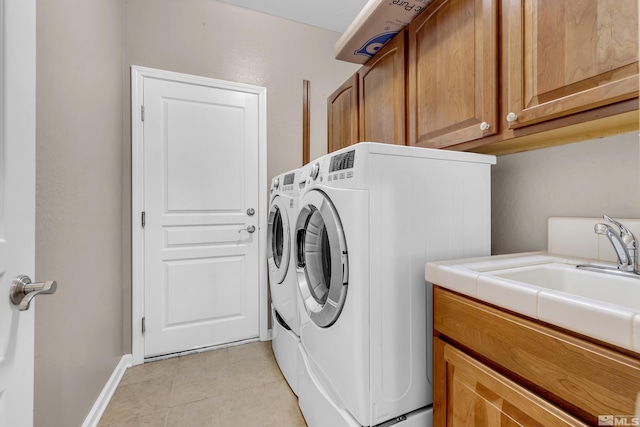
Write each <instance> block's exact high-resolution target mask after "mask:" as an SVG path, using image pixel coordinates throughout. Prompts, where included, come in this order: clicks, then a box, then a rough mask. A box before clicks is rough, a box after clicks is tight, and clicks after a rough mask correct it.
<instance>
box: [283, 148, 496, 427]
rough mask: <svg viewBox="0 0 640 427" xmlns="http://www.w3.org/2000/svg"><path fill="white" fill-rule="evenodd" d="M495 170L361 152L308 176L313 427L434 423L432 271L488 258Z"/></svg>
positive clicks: (307, 366) (306, 334)
mask: <svg viewBox="0 0 640 427" xmlns="http://www.w3.org/2000/svg"><path fill="white" fill-rule="evenodd" d="M492 164H495V157H494V156H487V155H480V154H473V153H461V152H453V151H445V150H433V149H426V148H416V147H405V146H394V145H389V144H379V143H359V144H356V145H354V146H351V147H347V148H344V149H342V150H339V151H336V152H335V153H332V154H328V155H326V156H323V157H321V158H319V159H318V160H317V161H314V162H312V163H311V164H309V165H306V166H304V167H303V168H302V169H301V173H300V186H301V188H302V190H301V193H300V200H299V214H298V218H297V220H296V253H295V257H296V275H297V281H298V290H299V298H300V299H299V311H300V322H301V323H300V339H301V345H300V352H301V353H302V359H303V362H304V363H302V364H301V366H299V369H300V371H301V373H300V374H299V378H300V381H299V395H298V396H299V405H300V408H301V410H302V413H303V415H304V416H305V419H306V420H307V424H308V425H309V427H326V426H328V425H331V426H332V427H339V426H341V427H352V426H377V425H384V426H388V425H395V424H398V427H414V426H421V427H424V426H431V425H432V421H431V418H432V402H433V393H432V386H431V383H432V378H431V375H432V374H431V366H432V361H431V358H432V339H431V331H432V314H431V291H430V289H428V286H427V285H428V284H426V283H425V281H424V268H425V263H426V262H427V261H432V260H442V259H451V258H466V257H472V256H482V255H488V254H489V253H490V221H491V215H490V204H491V199H490V188H491V187H490V166H491V165H492ZM336 420H340V421H339V422H338V421H336Z"/></svg>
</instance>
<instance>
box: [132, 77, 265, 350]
mask: <svg viewBox="0 0 640 427" xmlns="http://www.w3.org/2000/svg"><path fill="white" fill-rule="evenodd" d="M143 86H144V89H143V105H144V120H143V133H144V137H143V139H144V143H143V144H144V147H143V150H144V154H143V158H144V161H143V187H144V196H143V200H144V208H143V210H144V229H143V230H144V317H145V331H144V355H145V357H153V356H158V355H164V354H170V353H176V352H182V351H187V350H192V349H197V348H202V347H209V346H214V345H220V344H225V343H230V342H235V341H241V340H247V339H253V338H258V337H259V334H260V323H259V315H260V274H259V266H260V238H259V233H257V231H258V228H259V225H260V224H259V216H258V214H257V213H258V211H259V210H260V208H261V207H262V206H260V200H259V193H260V191H259V170H260V167H259V140H260V132H259V129H260V126H259V124H260V122H259V120H260V114H259V112H260V103H259V97H258V96H257V95H256V94H255V93H251V92H247V91H244V90H241V89H233V88H229V87H220V86H217V85H216V84H215V83H212V84H211V85H205V84H202V82H198V83H197V84H196V83H194V82H190V81H180V80H174V79H166V78H164V79H158V78H145V79H144V83H143Z"/></svg>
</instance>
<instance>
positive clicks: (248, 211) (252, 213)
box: [247, 208, 256, 216]
mask: <svg viewBox="0 0 640 427" xmlns="http://www.w3.org/2000/svg"><path fill="white" fill-rule="evenodd" d="M255 213H256V210H255V209H253V208H249V209H247V215H249V216H253V215H255Z"/></svg>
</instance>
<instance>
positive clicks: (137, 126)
mask: <svg viewBox="0 0 640 427" xmlns="http://www.w3.org/2000/svg"><path fill="white" fill-rule="evenodd" d="M145 78H149V79H161V80H170V81H177V82H182V83H189V84H195V85H201V86H212V87H216V88H221V89H227V90H234V91H242V92H245V93H250V94H255V95H257V96H258V206H259V209H257V211H258V224H259V226H258V233H257V234H258V281H259V284H258V286H259V297H258V304H259V310H260V313H259V319H260V326H259V334H260V335H259V338H260V340H261V341H265V340H267V339H268V338H269V331H268V319H269V310H268V307H267V305H268V289H267V260H266V256H265V255H266V241H267V239H266V237H267V231H266V228H267V227H266V224H267V215H268V201H267V89H266V88H265V87H261V86H253V85H249V84H244V83H234V82H229V81H224V80H217V79H213V78H208V77H200V76H194V75H190V74H183V73H176V72H172V71H165V70H158V69H154V68H147V67H140V66H136V65H133V66H132V67H131V239H132V242H131V243H132V246H131V268H132V284H131V344H132V347H131V350H132V359H133V365H139V364H142V363H144V334H143V333H142V318H143V317H144V255H145V253H144V231H143V229H142V226H141V215H142V211H143V207H144V206H143V205H144V203H143V202H144V180H143V177H144V175H143V173H144V168H143V164H144V163H143V162H144V150H143V138H144V134H143V122H142V120H141V107H142V104H143V101H144V79H145Z"/></svg>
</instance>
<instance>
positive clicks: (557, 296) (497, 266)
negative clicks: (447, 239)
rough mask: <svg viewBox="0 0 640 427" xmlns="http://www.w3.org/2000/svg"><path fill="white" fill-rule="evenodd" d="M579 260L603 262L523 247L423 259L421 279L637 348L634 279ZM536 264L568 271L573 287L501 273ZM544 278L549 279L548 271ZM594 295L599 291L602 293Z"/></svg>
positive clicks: (639, 297) (639, 326)
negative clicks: (491, 253) (525, 250)
mask: <svg viewBox="0 0 640 427" xmlns="http://www.w3.org/2000/svg"><path fill="white" fill-rule="evenodd" d="M579 264H598V265H603V262H602V261H594V260H590V259H577V258H571V257H566V256H558V255H553V254H550V253H547V252H528V253H520V254H510V255H497V256H488V257H482V258H471V259H462V260H451V261H442V262H429V263H427V264H426V267H425V279H426V280H427V281H428V282H430V283H433V284H437V285H439V286H441V287H443V288H447V289H450V290H452V291H456V292H459V293H462V294H465V295H468V296H470V297H474V298H477V299H479V300H481V301H485V302H487V303H490V304H494V305H496V306H499V307H503V308H505V309H508V310H511V311H514V312H517V313H520V314H522V315H525V316H528V317H530V318H534V319H538V320H541V321H544V322H547V323H550V324H553V325H556V326H559V327H562V328H565V329H568V330H572V331H575V332H577V333H580V334H583V335H586V336H590V337H592V338H594V339H597V340H600V341H603V342H607V343H610V344H613V345H616V346H618V347H622V348H625V349H628V350H632V351H635V352H637V353H640V279H638V278H634V277H630V278H626V277H624V276H614V275H611V274H606V273H601V272H587V271H585V270H576V269H575V266H576V265H579ZM611 265H612V266H613V267H614V268H615V264H611ZM539 267H544V268H547V267H549V268H550V269H555V271H557V272H559V273H560V274H562V273H563V270H564V272H566V273H570V275H571V278H572V280H573V282H574V283H573V288H571V289H570V288H566V289H568V290H565V288H563V287H557V286H555V289H554V286H547V284H546V283H539V284H540V285H541V286H538V285H537V284H532V282H531V281H529V283H525V282H524V281H520V280H513V279H511V278H507V276H509V275H510V274H509V272H511V271H516V272H518V273H519V274H520V276H516V277H522V272H523V271H525V272H526V270H527V269H528V268H530V269H536V268H538V270H540V268H539ZM501 275H502V276H505V277H501ZM621 277H622V278H621ZM545 280H546V279H545ZM548 280H549V281H553V280H555V279H554V278H553V277H551V276H550V278H549V279H548ZM538 282H540V281H538ZM614 282H615V283H614ZM533 283H535V281H533ZM583 284H584V287H582V286H583ZM614 285H615V286H614ZM636 286H637V287H636ZM589 287H591V289H592V291H590V290H589ZM560 289H563V290H560ZM575 289H578V291H577V292H576V291H575ZM616 293H618V294H619V295H616ZM599 295H605V298H604V299H602V298H600V297H599Z"/></svg>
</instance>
